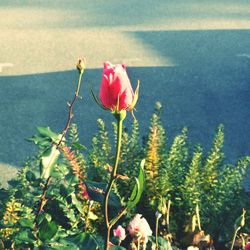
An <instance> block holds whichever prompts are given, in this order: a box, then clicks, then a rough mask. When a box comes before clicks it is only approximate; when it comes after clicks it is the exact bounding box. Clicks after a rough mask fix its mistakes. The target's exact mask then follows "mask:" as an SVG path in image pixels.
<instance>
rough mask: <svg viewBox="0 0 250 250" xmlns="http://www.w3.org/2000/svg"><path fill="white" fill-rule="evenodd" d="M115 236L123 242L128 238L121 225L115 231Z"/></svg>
mask: <svg viewBox="0 0 250 250" xmlns="http://www.w3.org/2000/svg"><path fill="white" fill-rule="evenodd" d="M113 234H114V236H115V237H118V238H119V240H120V241H123V240H124V239H125V238H126V232H125V229H124V228H123V227H122V226H121V225H119V226H118V227H117V228H116V229H114V230H113Z"/></svg>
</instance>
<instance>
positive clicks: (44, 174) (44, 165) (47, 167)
mask: <svg viewBox="0 0 250 250" xmlns="http://www.w3.org/2000/svg"><path fill="white" fill-rule="evenodd" d="M59 155H60V151H59V150H58V149H57V147H56V146H55V145H54V146H52V147H51V148H49V149H48V150H46V151H45V152H44V153H43V155H42V157H41V169H40V174H41V178H44V179H47V178H48V177H49V176H50V175H51V173H52V171H53V169H54V166H55V164H56V162H57V160H58V157H59Z"/></svg>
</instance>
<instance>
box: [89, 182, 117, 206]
mask: <svg viewBox="0 0 250 250" xmlns="http://www.w3.org/2000/svg"><path fill="white" fill-rule="evenodd" d="M85 185H86V187H87V192H88V195H89V197H90V199H91V200H94V201H97V202H100V203H102V202H103V199H104V194H105V190H106V188H107V185H106V184H105V183H101V182H95V181H89V180H88V181H87V180H86V181H85ZM109 205H110V206H112V207H120V205H121V203H120V199H119V197H118V196H117V195H116V194H115V193H114V192H111V193H110V196H109Z"/></svg>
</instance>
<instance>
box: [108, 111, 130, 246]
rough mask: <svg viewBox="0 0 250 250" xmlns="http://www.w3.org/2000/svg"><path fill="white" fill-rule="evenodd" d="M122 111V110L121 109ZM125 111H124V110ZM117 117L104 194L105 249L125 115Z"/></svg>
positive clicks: (109, 228) (110, 225)
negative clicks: (111, 157) (114, 140)
mask: <svg viewBox="0 0 250 250" xmlns="http://www.w3.org/2000/svg"><path fill="white" fill-rule="evenodd" d="M121 112H122V111H121ZM125 112H126V111H125ZM115 116H116V119H117V145H116V156H115V165H114V167H113V169H112V173H111V176H110V180H109V184H108V187H107V190H106V192H105V195H104V219H105V224H106V230H107V231H106V239H105V249H106V250H108V249H109V238H110V230H111V228H112V226H113V225H112V224H111V223H110V222H109V211H108V201H109V195H110V192H111V189H112V187H113V184H114V182H115V179H116V172H117V168H118V162H119V157H120V152H121V144H122V123H123V120H124V118H125V117H122V114H121V113H119V114H116V115H115Z"/></svg>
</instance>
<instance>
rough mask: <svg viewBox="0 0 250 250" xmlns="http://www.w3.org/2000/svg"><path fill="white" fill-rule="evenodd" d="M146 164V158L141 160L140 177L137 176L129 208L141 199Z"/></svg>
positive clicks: (128, 204)
mask: <svg viewBox="0 0 250 250" xmlns="http://www.w3.org/2000/svg"><path fill="white" fill-rule="evenodd" d="M144 164H145V159H143V160H142V161H141V164H140V172H139V176H138V178H136V184H135V186H134V189H133V191H132V194H131V196H130V198H129V200H128V203H127V207H128V209H132V208H134V207H135V206H136V204H137V203H138V202H139V201H140V198H141V195H142V192H143V189H144V184H145V174H144Z"/></svg>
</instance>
